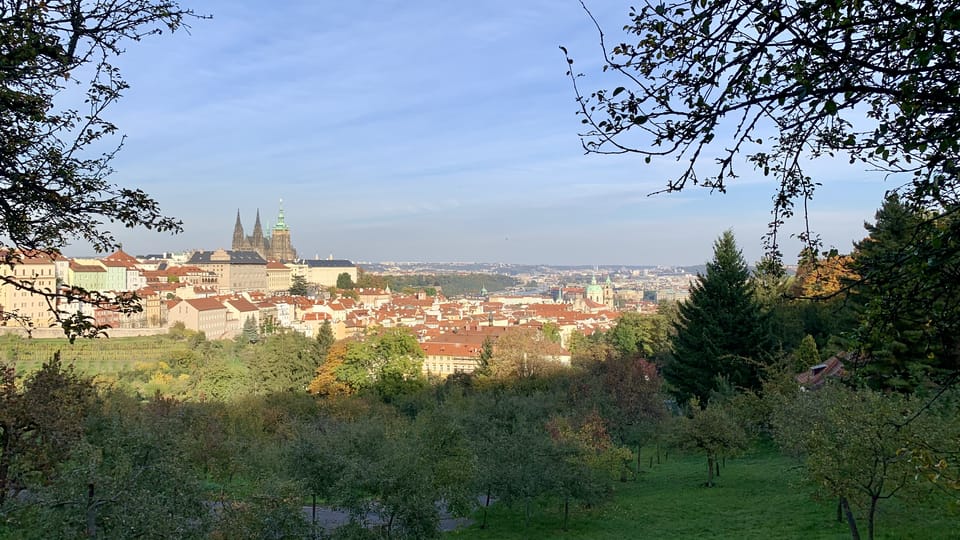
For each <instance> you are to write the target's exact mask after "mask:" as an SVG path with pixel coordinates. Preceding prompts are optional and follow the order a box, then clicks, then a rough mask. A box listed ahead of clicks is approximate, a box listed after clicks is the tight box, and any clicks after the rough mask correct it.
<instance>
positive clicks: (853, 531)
mask: <svg viewBox="0 0 960 540" xmlns="http://www.w3.org/2000/svg"><path fill="white" fill-rule="evenodd" d="M840 505H841V506H843V513H844V514H845V515H846V516H847V525H849V526H850V538H852V539H853V540H860V530H859V529H857V518H855V517H854V516H853V511H852V510H850V502H849V501H847V498H846V497H840Z"/></svg>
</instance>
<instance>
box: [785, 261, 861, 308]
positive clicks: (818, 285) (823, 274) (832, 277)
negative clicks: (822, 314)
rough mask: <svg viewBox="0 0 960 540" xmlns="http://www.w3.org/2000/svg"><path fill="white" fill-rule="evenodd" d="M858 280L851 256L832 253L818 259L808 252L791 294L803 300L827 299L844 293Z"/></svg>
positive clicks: (801, 263)
mask: <svg viewBox="0 0 960 540" xmlns="http://www.w3.org/2000/svg"><path fill="white" fill-rule="evenodd" d="M857 279H858V276H857V272H856V270H854V264H853V258H852V257H851V256H850V255H840V254H838V253H836V252H830V253H828V254H827V255H826V256H824V257H818V256H817V255H816V254H815V253H812V252H810V251H809V250H807V251H805V252H804V253H803V254H802V255H801V257H800V265H799V266H798V267H797V277H796V279H795V280H794V282H793V285H792V289H791V294H792V295H794V296H797V297H801V298H812V299H825V298H829V297H832V296H835V295H836V294H838V293H840V292H842V291H843V290H844V289H845V288H847V287H849V285H850V283H851V282H853V281H856V280H857Z"/></svg>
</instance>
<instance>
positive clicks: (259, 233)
mask: <svg viewBox="0 0 960 540" xmlns="http://www.w3.org/2000/svg"><path fill="white" fill-rule="evenodd" d="M262 240H263V227H261V226H260V209H259V208H257V222H256V223H254V224H253V244H254V246H257V245H259V244H260V242H261V241H262Z"/></svg>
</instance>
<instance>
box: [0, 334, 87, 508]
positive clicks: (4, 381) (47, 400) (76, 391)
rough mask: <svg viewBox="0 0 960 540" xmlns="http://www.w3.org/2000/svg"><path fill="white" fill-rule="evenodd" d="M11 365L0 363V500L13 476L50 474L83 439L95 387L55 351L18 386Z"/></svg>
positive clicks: (9, 485)
mask: <svg viewBox="0 0 960 540" xmlns="http://www.w3.org/2000/svg"><path fill="white" fill-rule="evenodd" d="M14 375H15V374H14V369H13V367H12V366H7V365H5V364H2V363H0V505H3V502H4V500H5V499H6V496H7V494H8V493H9V492H10V490H11V488H15V484H17V483H18V478H16V476H18V475H17V474H15V473H19V476H24V475H31V474H39V475H40V476H41V477H44V478H45V477H48V476H50V475H51V474H52V473H53V472H54V470H55V468H56V467H57V466H58V465H59V464H60V463H61V462H63V461H64V460H66V459H67V458H68V457H69V456H70V454H71V453H72V451H73V450H74V448H75V446H76V445H77V444H78V443H79V442H80V441H81V440H82V439H83V431H84V424H85V422H86V418H87V416H88V415H89V413H90V411H91V410H92V409H93V404H94V395H95V392H94V388H93V385H92V384H91V382H90V381H89V380H87V379H86V378H84V377H83V376H81V375H80V374H79V373H77V372H76V371H75V370H74V369H73V366H68V367H63V366H62V365H61V363H60V354H59V353H57V354H55V355H54V356H53V358H52V359H51V360H50V361H49V362H46V363H44V364H43V366H42V367H41V368H40V369H39V370H38V371H36V372H34V373H32V374H31V375H30V376H28V377H27V379H26V380H25V381H24V382H23V385H22V387H20V388H18V386H17V384H16V381H15V378H14Z"/></svg>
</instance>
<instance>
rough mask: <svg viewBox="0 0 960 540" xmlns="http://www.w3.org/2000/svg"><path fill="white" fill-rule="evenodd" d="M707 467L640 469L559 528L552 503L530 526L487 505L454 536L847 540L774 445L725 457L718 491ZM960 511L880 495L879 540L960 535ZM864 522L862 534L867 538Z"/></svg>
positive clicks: (558, 512)
mask: <svg viewBox="0 0 960 540" xmlns="http://www.w3.org/2000/svg"><path fill="white" fill-rule="evenodd" d="M705 480H706V463H705V460H704V459H703V458H701V457H699V456H671V459H670V460H669V461H667V462H665V463H662V464H660V465H654V467H653V468H652V469H647V472H645V473H644V474H643V475H641V477H640V479H639V480H638V481H629V482H623V483H618V484H616V486H615V488H616V494H615V495H614V497H613V498H612V499H611V500H610V501H608V502H606V503H604V504H601V505H598V506H597V507H595V508H592V509H584V508H579V507H578V508H576V509H575V510H574V509H571V516H570V524H569V529H568V530H567V531H564V530H563V528H562V527H563V512H562V509H561V508H560V506H559V503H558V502H552V503H541V504H540V505H538V506H537V508H536V511H535V512H534V515H533V517H532V519H531V521H530V524H529V525H528V526H524V513H523V508H519V507H518V508H512V509H511V508H505V507H501V506H494V507H493V508H491V510H490V515H489V517H488V527H487V529H485V530H481V529H480V528H479V514H478V515H477V516H475V518H476V523H475V524H474V525H473V526H472V527H471V528H469V529H467V530H463V531H457V532H455V533H451V535H452V536H456V537H457V538H464V539H467V538H497V539H501V538H502V539H511V538H516V539H521V538H522V539H526V538H578V539H596V540H600V539H604V540H606V539H609V540H614V539H622V538H656V539H691V538H711V539H715V538H730V539H738V540H743V539H747V540H748V539H757V540H761V539H762V540H766V539H771V538H774V539H779V538H797V539H805V540H806V539H845V538H850V532H849V529H848V528H847V525H846V523H838V522H837V521H836V507H835V504H834V503H833V502H832V501H817V500H815V499H814V498H813V497H812V492H813V490H812V487H811V486H810V485H809V484H807V483H805V482H804V481H803V479H802V477H801V474H800V471H799V469H798V468H797V467H796V464H795V462H793V461H792V460H790V459H787V458H784V457H782V456H780V455H778V454H777V453H776V451H774V450H770V449H763V450H757V451H754V452H752V453H750V454H748V455H746V456H743V457H741V458H738V459H728V460H727V465H726V468H724V469H722V470H721V476H720V478H719V481H718V485H717V487H714V488H706V487H703V483H704V481H705ZM958 519H960V516H958V515H957V514H956V512H955V511H953V510H951V508H950V507H949V505H948V504H947V501H945V500H943V498H936V497H931V498H930V500H929V501H925V503H924V504H922V505H918V504H914V505H904V503H902V502H901V501H898V500H891V501H883V502H882V503H881V507H880V510H879V512H878V518H877V538H886V539H894V538H897V539H901V538H902V539H907V538H915V539H940V538H943V539H947V538H958V537H960V528H958V524H960V521H958ZM866 532H867V531H866V523H865V522H863V523H862V524H861V536H862V537H863V538H866Z"/></svg>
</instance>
